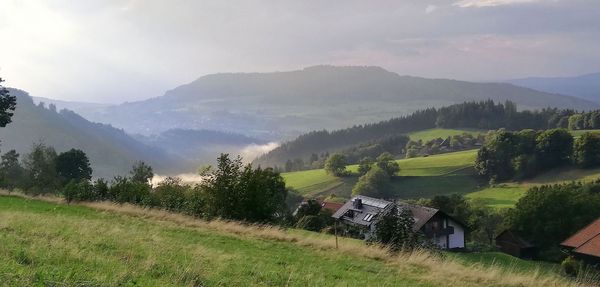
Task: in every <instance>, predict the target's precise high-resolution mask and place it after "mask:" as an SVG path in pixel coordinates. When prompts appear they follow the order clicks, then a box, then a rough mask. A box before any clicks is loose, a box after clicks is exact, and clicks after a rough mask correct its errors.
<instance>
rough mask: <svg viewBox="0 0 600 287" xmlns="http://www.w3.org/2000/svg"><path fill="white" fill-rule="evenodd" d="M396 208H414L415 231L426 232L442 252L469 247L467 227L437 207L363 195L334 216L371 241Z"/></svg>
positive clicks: (353, 199) (346, 204)
mask: <svg viewBox="0 0 600 287" xmlns="http://www.w3.org/2000/svg"><path fill="white" fill-rule="evenodd" d="M393 206H397V207H398V209H405V208H408V209H410V211H411V212H412V215H413V219H414V221H415V225H414V226H413V229H414V230H415V231H420V232H422V233H423V234H424V235H425V236H426V237H427V238H428V239H429V240H431V241H432V242H433V243H434V244H436V245H437V246H438V247H440V248H441V249H461V248H465V230H466V228H465V226H464V224H462V223H460V222H458V221H457V220H455V219H453V218H452V217H450V216H448V215H447V214H445V213H444V212H442V211H440V210H438V209H435V208H429V207H424V206H418V205H409V204H404V203H394V202H391V201H387V200H382V199H376V198H371V197H367V196H362V195H359V196H356V197H353V198H352V199H350V200H349V201H348V202H346V203H345V204H344V205H343V206H342V207H341V208H340V209H338V210H337V211H336V212H335V213H334V214H333V218H335V219H336V220H339V221H341V222H342V223H344V224H347V225H349V226H352V227H356V228H357V229H358V230H359V232H360V235H361V236H362V237H364V238H365V239H368V238H370V237H371V235H372V234H373V232H374V231H375V228H376V226H377V221H378V220H379V219H380V218H381V217H382V216H383V215H385V214H386V213H387V212H389V211H390V210H391V209H392V207H393Z"/></svg>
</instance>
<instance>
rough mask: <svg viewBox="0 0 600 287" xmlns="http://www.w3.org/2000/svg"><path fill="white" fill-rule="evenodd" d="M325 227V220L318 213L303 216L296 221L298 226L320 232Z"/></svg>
mask: <svg viewBox="0 0 600 287" xmlns="http://www.w3.org/2000/svg"><path fill="white" fill-rule="evenodd" d="M324 227H325V222H324V221H323V219H322V218H321V217H320V216H318V215H307V216H303V217H302V218H300V220H298V223H296V228H301V229H306V230H310V231H316V232H319V231H321V229H323V228H324Z"/></svg>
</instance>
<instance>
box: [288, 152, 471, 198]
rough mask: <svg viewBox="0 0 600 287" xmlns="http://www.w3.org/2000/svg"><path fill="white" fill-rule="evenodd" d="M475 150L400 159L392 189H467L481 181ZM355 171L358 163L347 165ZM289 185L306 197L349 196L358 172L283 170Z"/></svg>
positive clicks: (408, 194) (420, 193)
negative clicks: (342, 174)
mask: <svg viewBox="0 0 600 287" xmlns="http://www.w3.org/2000/svg"><path fill="white" fill-rule="evenodd" d="M475 157H476V150H469V151H461V152H454V153H447V154H439V155H433V156H429V157H418V158H410V159H401V160H398V161H397V162H398V164H399V165H400V169H401V170H400V172H399V173H398V175H399V177H398V178H396V179H394V180H393V182H392V183H393V188H394V190H393V193H394V194H395V195H396V196H397V197H398V198H419V197H430V196H433V195H436V194H451V193H468V192H472V191H474V190H477V188H478V186H479V185H481V183H480V182H479V180H478V179H477V178H476V177H475V176H474V175H473V171H472V165H473V161H474V160H475ZM348 170H350V171H351V172H353V173H356V172H357V170H358V166H357V165H351V166H348ZM282 175H283V178H284V179H285V181H286V184H287V185H288V186H289V187H292V188H294V189H295V190H297V191H298V192H299V193H300V194H302V195H303V196H307V197H314V196H327V195H331V194H335V195H336V196H338V197H344V198H348V197H350V194H351V191H352V187H353V186H354V184H355V183H356V181H357V179H358V178H357V176H350V177H346V178H337V177H334V176H331V175H328V174H327V173H326V172H325V170H323V169H317V170H306V171H298V172H289V173H284V174H282Z"/></svg>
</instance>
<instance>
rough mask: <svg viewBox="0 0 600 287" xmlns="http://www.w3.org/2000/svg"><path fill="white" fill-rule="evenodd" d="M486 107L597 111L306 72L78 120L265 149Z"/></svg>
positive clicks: (503, 88) (350, 71)
mask: <svg viewBox="0 0 600 287" xmlns="http://www.w3.org/2000/svg"><path fill="white" fill-rule="evenodd" d="M487 99H492V100H494V101H496V102H502V101H506V100H510V101H513V102H515V103H517V104H518V105H519V107H521V108H523V109H541V108H545V107H548V106H552V107H561V108H572V109H578V110H587V109H593V108H597V107H599V106H600V105H599V104H596V103H593V102H590V101H587V100H583V99H579V98H575V97H569V96H563V95H557V94H550V93H544V92H539V91H535V90H532V89H529V88H522V87H517V86H514V85H512V84H509V83H472V82H466V81H458V80H448V79H427V78H420V77H412V76H400V75H399V74H397V73H394V72H390V71H387V70H385V69H383V68H381V67H376V66H366V67H362V66H346V67H338V66H312V67H307V68H304V69H302V70H294V71H285V72H271V73H221V74H209V75H205V76H202V77H200V78H198V79H196V80H194V81H192V82H190V83H188V84H184V85H181V86H178V87H176V88H174V89H171V90H169V91H167V92H166V93H165V94H164V95H163V96H161V97H155V98H151V99H147V100H143V101H137V102H129V103H123V104H121V105H116V106H111V107H108V108H104V109H101V111H97V112H91V113H82V115H83V116H84V117H85V118H88V119H90V120H92V121H98V122H103V121H104V122H106V123H110V124H112V125H113V126H117V127H120V128H123V129H125V130H127V131H128V132H130V133H139V134H143V135H151V134H159V133H160V132H163V131H166V130H169V129H174V128H180V129H208V130H219V131H224V132H231V133H239V134H244V135H246V136H250V137H254V138H259V139H262V140H267V141H281V140H286V139H292V138H294V137H296V136H298V135H300V134H302V133H305V132H308V131H311V130H319V129H338V128H344V127H348V126H352V125H354V124H362V123H368V122H378V121H381V120H385V119H389V118H393V117H398V116H401V115H404V114H408V113H411V112H414V111H417V110H420V109H424V108H428V107H441V106H446V105H451V104H456V103H462V102H465V101H481V100H487Z"/></svg>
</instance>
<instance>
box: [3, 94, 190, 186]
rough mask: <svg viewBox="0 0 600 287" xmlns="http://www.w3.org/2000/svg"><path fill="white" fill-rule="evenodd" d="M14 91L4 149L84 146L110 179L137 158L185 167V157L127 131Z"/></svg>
mask: <svg viewBox="0 0 600 287" xmlns="http://www.w3.org/2000/svg"><path fill="white" fill-rule="evenodd" d="M10 93H11V94H12V95H14V96H16V97H17V109H16V111H15V114H14V117H13V122H12V123H11V124H9V125H8V126H7V127H5V128H3V129H2V130H0V141H1V146H0V148H1V149H2V151H8V150H11V149H15V150H16V151H17V152H18V153H20V154H21V155H25V154H27V153H28V152H29V151H30V150H31V147H32V146H33V144H34V143H36V142H40V141H42V142H44V143H46V144H48V145H50V146H53V147H54V148H55V149H56V150H57V152H62V151H66V150H68V149H71V148H77V149H81V150H83V151H85V152H86V153H87V155H88V157H89V158H90V162H91V164H92V167H93V169H94V176H95V177H106V178H111V177H112V176H115V175H124V174H126V173H127V172H128V171H129V169H130V168H131V166H132V165H133V163H134V162H135V161H136V160H144V161H146V162H148V163H150V164H151V165H152V166H153V167H154V169H155V171H158V172H169V171H173V170H172V168H173V167H175V166H178V165H179V166H184V162H185V161H184V160H182V159H179V158H175V157H173V156H171V155H168V154H167V153H166V152H165V151H163V150H161V149H157V148H154V147H150V146H148V145H145V144H142V143H140V142H139V141H137V140H135V139H133V138H132V137H130V136H129V135H127V134H126V133H125V132H124V131H123V130H119V129H116V128H113V127H111V126H110V125H104V124H98V123H92V122H90V121H88V120H86V119H84V118H82V117H81V116H79V115H78V114H76V113H74V112H72V111H69V110H61V111H57V110H54V109H49V108H46V107H44V106H42V105H35V104H34V102H33V100H32V98H31V97H29V95H27V93H25V92H23V91H20V90H15V89H10Z"/></svg>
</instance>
